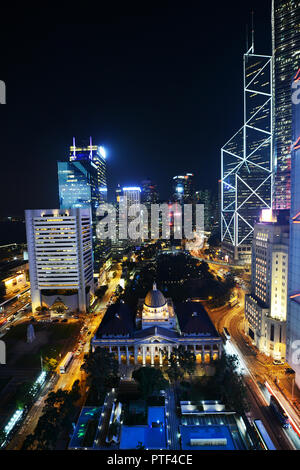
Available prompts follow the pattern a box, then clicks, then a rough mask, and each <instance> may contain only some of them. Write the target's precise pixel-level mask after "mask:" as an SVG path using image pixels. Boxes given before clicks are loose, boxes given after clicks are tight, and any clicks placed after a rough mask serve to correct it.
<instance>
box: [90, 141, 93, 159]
mask: <svg viewBox="0 0 300 470" xmlns="http://www.w3.org/2000/svg"><path fill="white" fill-rule="evenodd" d="M92 146H93V141H92V136H90V147H91V151H90V159H91V160H93V149H92Z"/></svg>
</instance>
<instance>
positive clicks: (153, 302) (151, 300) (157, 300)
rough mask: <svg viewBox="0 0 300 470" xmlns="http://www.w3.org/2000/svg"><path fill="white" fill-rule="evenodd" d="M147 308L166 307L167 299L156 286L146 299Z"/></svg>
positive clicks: (154, 285)
mask: <svg viewBox="0 0 300 470" xmlns="http://www.w3.org/2000/svg"><path fill="white" fill-rule="evenodd" d="M145 305H146V307H151V308H160V307H163V306H164V305H166V299H165V297H164V295H163V294H162V293H161V292H160V290H158V289H157V288H156V284H155V283H154V284H153V289H152V290H150V291H149V292H148V294H147V295H146V297H145Z"/></svg>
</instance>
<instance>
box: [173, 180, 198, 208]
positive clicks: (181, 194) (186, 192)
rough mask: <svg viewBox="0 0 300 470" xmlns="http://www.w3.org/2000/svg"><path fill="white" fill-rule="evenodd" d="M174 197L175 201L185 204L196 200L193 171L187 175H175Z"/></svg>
mask: <svg viewBox="0 0 300 470" xmlns="http://www.w3.org/2000/svg"><path fill="white" fill-rule="evenodd" d="M173 199H174V200H175V201H178V202H181V203H185V204H192V203H193V202H195V190H194V175H193V173H186V174H185V175H179V176H174V178H173Z"/></svg>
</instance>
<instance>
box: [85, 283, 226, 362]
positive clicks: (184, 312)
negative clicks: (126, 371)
mask: <svg viewBox="0 0 300 470" xmlns="http://www.w3.org/2000/svg"><path fill="white" fill-rule="evenodd" d="M180 345H181V346H184V347H185V348H186V349H189V350H191V351H193V352H194V354H195V355H196V358H197V362H210V361H212V360H215V359H217V358H219V357H220V356H221V352H222V340H221V338H220V336H219V335H218V333H217V331H216V329H215V327H214V326H213V324H212V322H211V320H210V318H209V316H208V314H207V312H206V310H205V308H204V307H203V305H202V304H201V303H199V302H183V303H180V304H177V305H176V306H174V305H173V302H172V299H170V298H168V299H166V298H165V296H164V295H163V294H162V292H161V291H160V290H158V289H157V286H156V284H155V283H154V284H153V288H152V290H150V291H149V292H148V293H147V295H146V297H145V299H141V300H140V302H139V306H138V311H137V312H136V313H134V312H131V311H130V309H129V308H128V306H127V305H125V304H124V303H122V302H121V303H118V304H114V305H111V306H110V307H108V309H107V311H106V313H105V315H104V317H103V320H102V322H101V324H100V326H99V328H98V330H97V332H96V335H95V336H94V337H93V339H92V347H93V349H95V348H96V347H101V348H107V349H108V350H109V351H110V352H114V353H115V354H116V357H117V358H118V361H119V363H121V362H124V363H127V364H128V365H129V364H130V363H133V364H138V363H140V364H141V365H146V364H150V365H154V364H157V365H162V362H163V355H164V354H167V355H170V354H171V352H172V349H173V348H176V347H178V346H180Z"/></svg>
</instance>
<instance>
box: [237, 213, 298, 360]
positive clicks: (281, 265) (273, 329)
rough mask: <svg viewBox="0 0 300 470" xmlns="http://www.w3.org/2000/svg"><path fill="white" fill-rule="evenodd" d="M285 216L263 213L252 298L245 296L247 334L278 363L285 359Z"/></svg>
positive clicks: (256, 243)
mask: <svg viewBox="0 0 300 470" xmlns="http://www.w3.org/2000/svg"><path fill="white" fill-rule="evenodd" d="M285 212H286V211H281V214H280V215H279V216H278V219H276V217H275V216H274V214H272V210H264V211H263V214H264V216H265V217H264V218H263V219H262V220H265V221H262V222H260V223H258V224H256V225H255V227H254V236H253V241H252V277H251V294H249V295H246V296H245V317H246V324H245V332H246V334H248V335H249V336H250V337H251V339H252V340H253V342H254V344H255V345H256V346H257V348H258V349H259V350H260V351H262V352H263V353H265V354H267V355H268V356H272V357H274V359H277V360H285V355H286V319H287V281H288V248H289V224H288V215H286V214H285ZM266 216H267V217H266ZM266 220H268V221H266Z"/></svg>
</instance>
